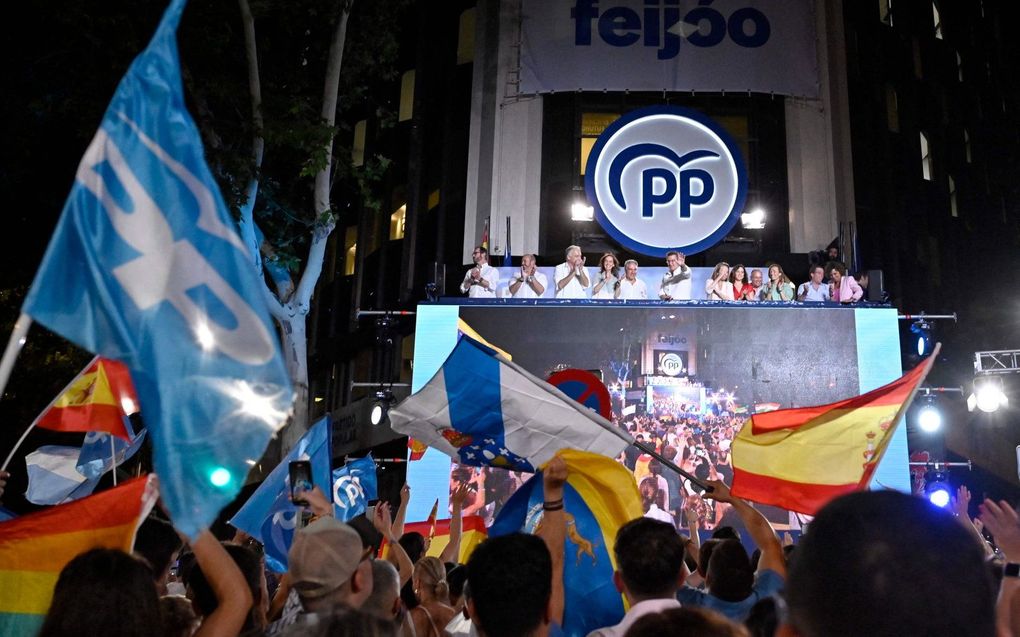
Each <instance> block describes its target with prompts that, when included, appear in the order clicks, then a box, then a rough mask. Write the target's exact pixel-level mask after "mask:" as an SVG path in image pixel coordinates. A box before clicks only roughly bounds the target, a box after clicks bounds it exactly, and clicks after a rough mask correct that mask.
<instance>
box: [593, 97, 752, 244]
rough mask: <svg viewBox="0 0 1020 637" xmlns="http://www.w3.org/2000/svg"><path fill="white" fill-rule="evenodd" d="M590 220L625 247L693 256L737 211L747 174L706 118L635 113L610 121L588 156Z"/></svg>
mask: <svg viewBox="0 0 1020 637" xmlns="http://www.w3.org/2000/svg"><path fill="white" fill-rule="evenodd" d="M585 189H586V191H587V195H588V200H589V202H590V203H591V204H592V205H593V206H594V208H595V219H596V220H597V221H598V222H599V224H600V225H601V226H602V227H603V228H604V229H605V230H606V232H607V233H609V235H610V236H612V237H613V238H614V239H616V240H617V241H619V242H620V243H621V244H622V245H624V246H625V247H627V248H629V249H631V250H634V251H635V252H640V253H642V254H648V255H652V256H665V254H666V252H668V251H670V250H680V251H682V252H685V253H687V254H693V253H695V252H701V251H702V250H705V249H707V248H709V247H711V246H713V245H715V244H716V243H718V242H719V241H721V240H722V239H723V237H725V236H726V234H727V233H728V232H729V231H730V229H731V228H732V227H733V225H734V224H735V223H736V222H737V219H738V217H739V215H740V213H741V211H742V210H743V207H744V201H745V199H746V197H747V171H746V169H745V167H744V160H743V158H742V156H741V154H740V150H739V148H738V147H737V145H736V144H735V143H734V141H733V140H732V139H731V138H730V136H729V135H728V134H727V133H726V132H725V131H724V130H723V129H722V128H721V127H720V126H719V125H718V124H717V123H716V122H714V121H712V120H711V119H709V118H707V117H705V116H704V115H702V114H700V113H697V112H695V111H691V110H688V109H684V108H678V107H671V106H654V107H650V108H643V109H639V110H636V111H633V112H631V113H628V114H627V115H624V116H623V117H621V118H620V119H618V120H616V121H615V122H613V123H612V124H611V125H610V126H609V127H608V128H606V130H605V131H604V132H603V133H602V135H601V136H599V138H598V140H597V141H596V143H595V146H594V147H593V148H592V151H591V154H590V155H589V157H588V163H587V166H586V169H585Z"/></svg>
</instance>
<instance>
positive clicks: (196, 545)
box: [191, 530, 253, 637]
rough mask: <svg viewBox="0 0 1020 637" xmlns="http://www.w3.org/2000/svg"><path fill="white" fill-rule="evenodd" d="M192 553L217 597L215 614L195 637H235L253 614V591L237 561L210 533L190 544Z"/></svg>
mask: <svg viewBox="0 0 1020 637" xmlns="http://www.w3.org/2000/svg"><path fill="white" fill-rule="evenodd" d="M191 550H192V552H194V554H195V561H196V562H197V563H198V566H199V568H201V569H202V573H203V574H204V575H205V578H206V580H207V581H208V582H209V587H210V588H212V591H213V594H215V595H216V610H214V611H213V612H212V613H210V614H209V615H207V616H206V617H205V619H203V620H202V624H201V625H200V626H199V627H198V630H197V631H195V633H194V635H195V636H196V637H220V636H221V635H222V636H223V637H234V636H235V635H237V634H238V633H240V632H241V628H242V627H243V626H244V622H245V621H246V620H247V619H248V613H249V612H250V611H251V605H252V602H253V600H252V596H251V589H249V588H248V583H247V582H246V581H245V580H244V575H242V574H241V569H239V568H238V567H237V564H236V563H235V562H234V559H233V558H232V557H230V554H229V553H227V550H226V549H225V548H223V545H222V544H220V543H219V541H218V540H217V539H216V538H215V537H214V536H213V534H212V533H210V532H209V531H208V530H205V531H202V532H201V533H200V534H199V536H198V539H197V540H195V541H194V542H192V543H191Z"/></svg>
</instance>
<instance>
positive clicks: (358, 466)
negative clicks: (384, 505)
mask: <svg viewBox="0 0 1020 637" xmlns="http://www.w3.org/2000/svg"><path fill="white" fill-rule="evenodd" d="M378 497H379V486H378V480H377V477H376V473H375V459H373V458H372V454H368V455H367V456H365V457H364V458H358V459H357V460H351V461H350V462H348V463H347V464H345V465H344V466H342V467H340V468H339V469H334V470H333V509H334V511H335V513H336V518H337V519H338V520H340V521H341V522H347V521H349V520H351V519H353V518H356V517H358V516H359V515H361V514H362V513H364V512H365V511H367V510H368V502H369V500H375V499H377V498H378Z"/></svg>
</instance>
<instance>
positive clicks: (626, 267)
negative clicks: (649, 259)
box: [623, 259, 638, 283]
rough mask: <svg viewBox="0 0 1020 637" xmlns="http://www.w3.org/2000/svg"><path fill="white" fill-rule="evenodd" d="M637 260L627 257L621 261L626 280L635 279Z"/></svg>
mask: <svg viewBox="0 0 1020 637" xmlns="http://www.w3.org/2000/svg"><path fill="white" fill-rule="evenodd" d="M637 271H638V262H637V261H635V260H634V259H627V260H626V261H624V262H623V273H624V276H626V277H627V280H628V281H630V282H631V283H633V282H634V281H635V280H636V279H637Z"/></svg>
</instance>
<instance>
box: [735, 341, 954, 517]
mask: <svg viewBox="0 0 1020 637" xmlns="http://www.w3.org/2000/svg"><path fill="white" fill-rule="evenodd" d="M938 351H939V346H938V345H936V349H935V352H934V353H933V354H932V355H931V356H930V357H928V359H927V360H926V361H925V362H924V363H922V364H920V365H918V366H917V367H915V368H914V369H913V370H911V371H910V372H908V373H907V374H904V375H903V376H901V377H900V378H898V379H896V380H894V381H893V382H891V383H889V384H888V385H884V386H882V387H879V388H878V389H875V390H872V391H870V392H868V393H866V394H863V395H861V396H856V397H854V398H847V399H846V400H841V401H839V402H837V403H832V404H829V405H819V406H817V407H801V408H798V409H782V410H779V411H770V412H766V413H758V414H755V415H754V416H752V417H751V418H749V419H747V421H745V422H744V426H743V427H741V429H740V432H739V433H738V434H737V436H736V438H734V439H733V444H732V446H731V453H732V461H733V486H732V488H731V491H732V493H733V495H735V496H737V497H741V498H744V499H746V500H751V501H753V502H759V503H761V504H771V505H775V506H779V507H783V508H784V509H789V510H790V511H796V512H798V513H806V514H809V515H814V514H815V513H816V512H817V511H818V510H819V509H821V508H822V507H823V506H824V505H825V503H827V502H828V501H829V500H831V499H833V498H835V497H837V496H840V495H843V494H844V493H849V492H851V491H859V490H861V489H865V488H867V486H868V483H869V482H871V477H872V475H873V474H874V472H875V469H876V468H877V467H878V463H879V461H881V460H882V455H883V454H884V453H885V450H886V447H887V446H888V445H889V441H890V440H892V436H893V432H894V431H895V429H896V425H897V423H899V421H900V419H901V418H902V417H903V414H904V413H905V412H906V410H907V407H908V406H909V405H910V401H911V400H912V399H913V396H914V394H915V393H916V390H917V387H918V386H919V385H920V384H921V383H922V382H924V378H925V376H927V375H928V371H929V370H930V369H931V366H932V364H933V363H934V362H935V356H936V354H937V353H938Z"/></svg>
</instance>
